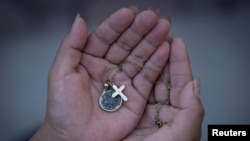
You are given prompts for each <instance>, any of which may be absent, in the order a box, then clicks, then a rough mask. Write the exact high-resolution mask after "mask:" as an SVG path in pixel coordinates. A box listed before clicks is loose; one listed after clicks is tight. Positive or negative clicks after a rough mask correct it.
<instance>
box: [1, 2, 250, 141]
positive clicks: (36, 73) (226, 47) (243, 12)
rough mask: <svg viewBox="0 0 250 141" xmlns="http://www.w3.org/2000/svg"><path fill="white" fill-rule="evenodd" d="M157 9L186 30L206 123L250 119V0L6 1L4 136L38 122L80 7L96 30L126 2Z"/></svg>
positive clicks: (25, 134)
mask: <svg viewBox="0 0 250 141" xmlns="http://www.w3.org/2000/svg"><path fill="white" fill-rule="evenodd" d="M130 5H136V6H137V7H138V9H139V10H140V11H141V10H144V9H147V8H149V7H156V8H158V9H159V11H160V14H159V17H166V16H171V18H172V31H173V34H174V35H175V36H180V37H182V38H183V39H184V40H185V41H186V43H187V47H188V50H189V54H190V60H191V65H192V69H193V75H194V76H195V77H200V79H201V82H202V89H201V99H202V101H203V105H204V107H205V111H206V115H205V118H204V122H203V132H202V141H206V140H207V125H208V124H250V111H249V106H250V104H249V100H250V95H249V88H250V83H249V80H250V76H249V72H250V65H249V60H250V53H249V52H250V49H249V45H250V43H249V40H250V28H249V26H250V17H249V15H250V1H248V0H202V1H200V0H147V1H139V0H106V1H104V0H103V1H101V0H89V1H86V0H60V1H56V0H23V1H20V0H1V1H0V66H1V68H0V112H1V113H0V138H1V141H22V140H28V138H29V137H30V136H31V135H32V134H33V133H34V132H35V131H36V130H37V128H38V127H39V126H40V124H41V122H42V120H43V118H44V115H45V108H46V107H45V106H46V93H47V92H46V87H47V73H48V70H49V67H50V65H51V63H52V61H53V58H54V55H55V53H56V50H57V48H58V46H59V44H60V41H61V39H62V38H63V37H64V36H65V35H66V33H67V32H68V30H69V29H70V27H71V24H72V22H73V20H74V18H75V16H76V14H77V13H80V15H81V16H82V17H83V18H84V19H85V20H86V22H87V24H88V28H89V32H91V31H92V30H93V29H94V28H95V27H97V26H98V25H99V24H100V23H101V22H102V21H103V20H104V19H105V18H107V16H109V15H110V14H111V13H113V12H114V11H116V10H117V9H119V8H121V7H128V6H130Z"/></svg>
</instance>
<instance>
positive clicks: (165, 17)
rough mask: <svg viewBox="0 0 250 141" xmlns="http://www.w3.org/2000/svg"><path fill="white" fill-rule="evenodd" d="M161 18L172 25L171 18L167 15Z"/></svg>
mask: <svg viewBox="0 0 250 141" xmlns="http://www.w3.org/2000/svg"><path fill="white" fill-rule="evenodd" d="M163 18H164V19H166V20H167V21H168V22H169V23H170V24H171V23H172V19H171V16H169V15H167V16H163Z"/></svg>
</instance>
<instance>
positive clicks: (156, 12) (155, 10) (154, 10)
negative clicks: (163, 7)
mask: <svg viewBox="0 0 250 141" xmlns="http://www.w3.org/2000/svg"><path fill="white" fill-rule="evenodd" d="M148 10H151V11H153V12H155V14H159V13H160V11H159V9H157V8H156V7H150V8H149V9H148Z"/></svg>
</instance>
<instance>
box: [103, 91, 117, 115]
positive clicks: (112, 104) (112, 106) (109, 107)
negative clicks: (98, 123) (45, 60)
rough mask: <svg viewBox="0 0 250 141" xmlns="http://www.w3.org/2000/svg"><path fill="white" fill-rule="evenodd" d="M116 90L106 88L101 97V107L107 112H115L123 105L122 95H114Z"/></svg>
mask: <svg viewBox="0 0 250 141" xmlns="http://www.w3.org/2000/svg"><path fill="white" fill-rule="evenodd" d="M114 92H115V91H114V90H106V91H105V90H104V91H103V93H102V94H101V96H100V98H99V105H100V107H101V108H102V109H103V110H104V111H107V112H114V111H116V110H118V109H119V108H120V107H121V105H122V98H121V96H119V95H117V96H116V97H112V95H113V93H114Z"/></svg>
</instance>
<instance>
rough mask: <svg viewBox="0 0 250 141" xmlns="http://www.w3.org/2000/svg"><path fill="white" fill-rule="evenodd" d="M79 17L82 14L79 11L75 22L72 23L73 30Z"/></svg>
mask: <svg viewBox="0 0 250 141" xmlns="http://www.w3.org/2000/svg"><path fill="white" fill-rule="evenodd" d="M78 18H80V14H79V13H77V14H76V17H75V20H74V22H73V24H72V28H71V30H72V29H73V28H74V26H75V25H76V23H77V20H78Z"/></svg>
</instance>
